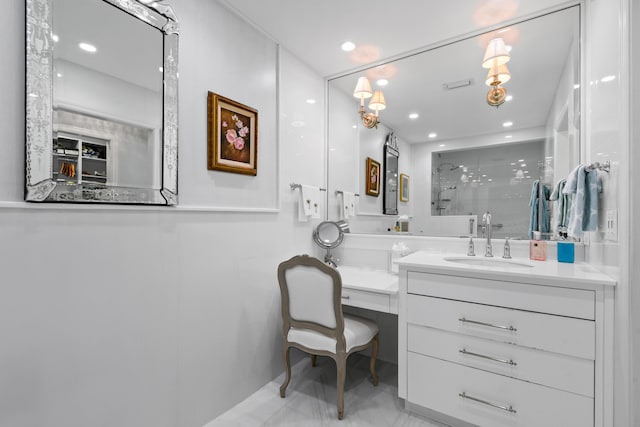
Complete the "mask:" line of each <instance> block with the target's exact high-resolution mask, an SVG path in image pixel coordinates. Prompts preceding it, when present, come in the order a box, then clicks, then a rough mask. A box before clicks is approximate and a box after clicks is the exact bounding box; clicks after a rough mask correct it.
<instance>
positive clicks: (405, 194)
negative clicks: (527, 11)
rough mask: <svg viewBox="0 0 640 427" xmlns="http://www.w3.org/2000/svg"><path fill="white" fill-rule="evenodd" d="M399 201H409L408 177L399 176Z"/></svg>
mask: <svg viewBox="0 0 640 427" xmlns="http://www.w3.org/2000/svg"><path fill="white" fill-rule="evenodd" d="M400 201H401V202H408V201H409V175H405V174H403V173H401V174H400Z"/></svg>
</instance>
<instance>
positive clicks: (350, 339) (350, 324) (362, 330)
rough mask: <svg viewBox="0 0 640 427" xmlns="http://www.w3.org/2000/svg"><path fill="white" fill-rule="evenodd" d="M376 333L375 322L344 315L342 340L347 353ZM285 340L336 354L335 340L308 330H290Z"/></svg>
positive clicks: (365, 342)
mask: <svg viewBox="0 0 640 427" xmlns="http://www.w3.org/2000/svg"><path fill="white" fill-rule="evenodd" d="M377 333H378V325H376V323H375V322H373V321H371V320H369V319H364V318H362V317H358V316H352V315H350V314H345V315H344V338H345V342H346V349H347V353H348V352H349V351H351V349H352V348H354V347H358V346H361V345H365V344H367V343H368V342H369V341H371V339H372V338H373V337H374V336H375V335H376V334H377ZM287 340H288V341H289V342H292V343H296V344H300V345H303V346H305V347H307V348H310V349H313V350H324V351H328V352H330V353H335V352H336V340H335V339H334V338H329V337H328V336H326V335H324V334H321V333H320V332H316V331H312V330H310V329H300V328H291V329H289V333H288V334H287Z"/></svg>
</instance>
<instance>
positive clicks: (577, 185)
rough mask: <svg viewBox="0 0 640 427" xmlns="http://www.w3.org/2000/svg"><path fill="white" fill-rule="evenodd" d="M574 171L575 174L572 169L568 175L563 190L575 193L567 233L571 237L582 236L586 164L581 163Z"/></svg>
mask: <svg viewBox="0 0 640 427" xmlns="http://www.w3.org/2000/svg"><path fill="white" fill-rule="evenodd" d="M574 171H575V174H574V172H573V171H572V172H571V174H569V177H567V184H566V185H565V188H564V190H563V192H565V193H569V194H572V195H573V199H572V200H571V211H570V214H569V226H568V227H567V234H568V235H569V236H570V237H581V236H582V231H583V228H582V227H583V220H584V213H585V188H586V185H587V171H586V166H585V165H580V166H578V167H577V168H576V169H574Z"/></svg>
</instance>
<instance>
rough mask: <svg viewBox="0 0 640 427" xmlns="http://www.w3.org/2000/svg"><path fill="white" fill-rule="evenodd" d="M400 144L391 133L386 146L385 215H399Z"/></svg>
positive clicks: (383, 181) (384, 177) (384, 173)
mask: <svg viewBox="0 0 640 427" xmlns="http://www.w3.org/2000/svg"><path fill="white" fill-rule="evenodd" d="M399 156H400V153H399V152H398V142H397V140H396V137H395V135H394V134H393V132H391V133H390V134H389V135H387V140H386V142H385V144H384V172H383V179H382V183H383V186H384V193H383V194H384V196H383V197H384V199H383V204H384V208H383V212H382V213H384V214H385V215H397V214H398V157H399Z"/></svg>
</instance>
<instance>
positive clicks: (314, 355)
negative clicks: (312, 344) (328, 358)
mask: <svg viewBox="0 0 640 427" xmlns="http://www.w3.org/2000/svg"><path fill="white" fill-rule="evenodd" d="M317 359H318V355H316V354H312V355H311V366H312V367H314V368H315V367H316V362H317Z"/></svg>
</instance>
